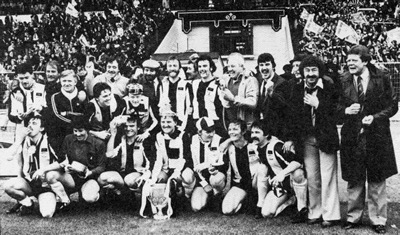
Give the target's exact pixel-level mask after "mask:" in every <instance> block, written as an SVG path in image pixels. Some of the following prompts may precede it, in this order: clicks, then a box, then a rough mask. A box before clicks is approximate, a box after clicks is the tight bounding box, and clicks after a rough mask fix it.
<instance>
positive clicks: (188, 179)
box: [182, 168, 196, 184]
mask: <svg viewBox="0 0 400 235" xmlns="http://www.w3.org/2000/svg"><path fill="white" fill-rule="evenodd" d="M195 180H196V179H195V177H194V173H193V171H192V170H190V169H189V168H186V170H184V171H183V172H182V181H183V182H185V183H187V184H191V183H193V182H194V181H195Z"/></svg>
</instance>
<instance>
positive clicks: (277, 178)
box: [271, 172, 286, 186]
mask: <svg viewBox="0 0 400 235" xmlns="http://www.w3.org/2000/svg"><path fill="white" fill-rule="evenodd" d="M285 177H286V176H285V174H282V172H281V173H279V174H277V175H276V176H275V177H274V178H272V180H271V184H272V185H273V186H277V185H279V183H282V182H283V180H284V179H285Z"/></svg>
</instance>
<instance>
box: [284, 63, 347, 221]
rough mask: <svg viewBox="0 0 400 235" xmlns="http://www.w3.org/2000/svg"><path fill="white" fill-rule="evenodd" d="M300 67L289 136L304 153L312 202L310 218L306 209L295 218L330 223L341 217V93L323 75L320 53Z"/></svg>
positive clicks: (292, 106) (290, 101)
mask: <svg viewBox="0 0 400 235" xmlns="http://www.w3.org/2000/svg"><path fill="white" fill-rule="evenodd" d="M299 69H300V73H301V75H302V77H303V78H304V79H303V80H302V81H301V82H300V83H297V84H295V85H294V87H293V90H292V95H291V97H290V100H289V104H290V107H291V112H290V117H291V118H290V122H288V126H289V128H288V130H289V132H288V139H289V140H292V141H293V142H294V143H295V150H296V153H298V154H301V155H303V159H304V165H305V169H306V172H307V182H308V192H309V206H308V216H307V217H308V220H307V218H306V217H305V215H304V213H303V214H299V215H298V217H297V218H296V217H295V218H293V222H294V223H299V222H305V221H307V223H309V224H317V223H322V227H330V226H333V225H335V224H336V223H337V222H338V221H339V220H340V204H339V190H338V176H337V155H336V151H337V150H338V149H339V136H338V133H337V129H336V117H335V112H336V105H337V102H338V94H337V92H336V90H335V87H334V85H333V84H332V83H331V82H329V81H328V80H327V79H324V78H323V77H324V71H325V68H324V65H323V62H322V61H321V60H320V59H318V58H317V57H314V56H308V57H306V58H304V59H303V60H302V62H301V64H300V68H299ZM292 141H288V142H286V143H285V145H284V149H285V150H286V151H288V150H290V149H291V147H292V146H293V142H292Z"/></svg>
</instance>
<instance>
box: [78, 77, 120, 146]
mask: <svg viewBox="0 0 400 235" xmlns="http://www.w3.org/2000/svg"><path fill="white" fill-rule="evenodd" d="M93 95H94V98H93V99H91V100H90V102H89V104H88V106H87V109H86V112H85V116H86V117H87V118H88V119H89V122H90V133H91V134H92V135H94V136H95V137H97V138H99V139H101V140H106V139H108V137H110V133H109V131H108V130H109V128H110V122H111V120H113V119H114V117H116V116H118V115H121V114H122V112H123V111H124V109H126V106H125V101H124V100H123V99H121V98H120V97H119V96H118V95H115V94H113V93H111V87H110V86H109V85H108V84H107V83H103V82H100V83H97V84H96V85H95V86H94V87H93Z"/></svg>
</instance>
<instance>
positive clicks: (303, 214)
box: [291, 207, 308, 224]
mask: <svg viewBox="0 0 400 235" xmlns="http://www.w3.org/2000/svg"><path fill="white" fill-rule="evenodd" d="M307 216H308V209H307V208H306V207H304V208H303V209H301V210H300V211H298V212H297V213H296V214H295V215H294V216H293V217H292V220H291V222H292V224H298V223H305V222H307Z"/></svg>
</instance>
